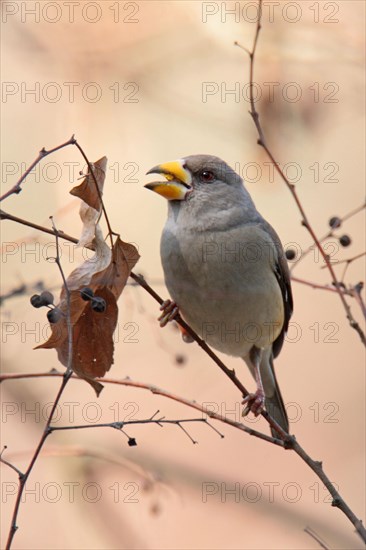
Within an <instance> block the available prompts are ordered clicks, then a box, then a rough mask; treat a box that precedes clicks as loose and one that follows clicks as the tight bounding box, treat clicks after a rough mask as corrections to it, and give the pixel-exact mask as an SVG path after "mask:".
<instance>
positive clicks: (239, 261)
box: [161, 223, 283, 356]
mask: <svg viewBox="0 0 366 550" xmlns="http://www.w3.org/2000/svg"><path fill="white" fill-rule="evenodd" d="M272 254H273V247H272V243H271V242H270V241H269V240H268V238H267V236H266V234H264V233H263V235H262V234H261V232H260V231H259V232H258V228H257V227H256V228H254V227H252V226H249V225H246V226H242V227H240V226H239V227H236V228H234V229H232V230H228V231H217V232H215V231H208V232H205V231H199V232H195V231H194V230H191V229H188V228H183V227H179V226H177V224H172V223H167V225H166V227H165V229H164V231H163V235H162V240H161V257H162V264H163V269H164V274H165V281H166V285H167V288H168V290H169V292H170V294H171V296H172V298H173V300H174V301H175V302H176V303H177V304H178V306H179V307H180V311H181V313H182V315H183V317H184V318H185V319H186V321H187V322H188V323H189V324H190V325H191V326H192V328H193V329H194V330H196V332H198V333H199V334H200V336H201V337H202V338H203V339H205V340H206V341H207V342H208V343H209V344H211V345H212V346H213V347H215V348H216V349H219V350H220V351H223V352H224V353H228V354H231V355H237V356H243V355H245V354H246V353H247V352H248V351H249V349H250V347H251V346H252V345H253V344H255V345H257V346H259V347H267V346H268V345H270V344H271V343H272V342H273V341H274V340H275V339H276V338H277V336H278V334H279V333H280V332H281V329H282V325H283V300H282V295H281V291H280V288H279V285H278V283H277V280H276V277H275V275H274V272H273V266H274V261H275V259H274V258H272V257H271V255H272Z"/></svg>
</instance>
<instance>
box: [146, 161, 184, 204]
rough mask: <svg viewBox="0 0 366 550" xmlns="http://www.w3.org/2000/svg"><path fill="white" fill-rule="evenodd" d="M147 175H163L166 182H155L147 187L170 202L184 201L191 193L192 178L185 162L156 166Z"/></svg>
mask: <svg viewBox="0 0 366 550" xmlns="http://www.w3.org/2000/svg"><path fill="white" fill-rule="evenodd" d="M147 174H162V175H163V176H164V177H165V179H166V181H154V182H152V183H148V184H147V185H145V187H146V188H147V189H151V191H155V193H158V194H159V195H161V196H162V197H165V198H166V199H167V200H170V201H182V200H184V199H185V198H186V196H187V194H188V193H189V191H191V183H192V176H191V173H190V172H189V171H188V170H187V169H186V168H185V167H184V161H183V160H174V161H172V162H165V163H164V164H159V165H158V166H154V168H151V170H149V171H148V172H147Z"/></svg>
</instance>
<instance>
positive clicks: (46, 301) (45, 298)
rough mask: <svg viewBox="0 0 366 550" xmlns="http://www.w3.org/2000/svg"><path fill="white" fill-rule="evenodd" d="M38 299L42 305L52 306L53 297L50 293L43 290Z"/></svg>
mask: <svg viewBox="0 0 366 550" xmlns="http://www.w3.org/2000/svg"><path fill="white" fill-rule="evenodd" d="M40 299H41V300H42V302H43V305H45V306H49V305H51V304H53V300H54V297H53V294H52V292H48V290H44V291H43V292H41V295H40Z"/></svg>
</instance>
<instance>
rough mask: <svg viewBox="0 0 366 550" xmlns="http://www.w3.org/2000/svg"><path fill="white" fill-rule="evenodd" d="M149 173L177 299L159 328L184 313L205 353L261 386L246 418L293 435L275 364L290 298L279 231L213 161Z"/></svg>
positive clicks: (195, 160) (187, 161) (168, 279)
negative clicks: (162, 206)
mask: <svg viewBox="0 0 366 550" xmlns="http://www.w3.org/2000/svg"><path fill="white" fill-rule="evenodd" d="M147 174H158V175H159V176H161V180H162V181H153V182H150V183H147V184H146V185H145V187H146V188H147V189H149V190H151V191H154V192H155V193H157V194H159V195H161V196H162V197H164V198H165V199H167V200H168V217H167V220H166V223H165V226H164V229H163V232H162V236H161V242H160V254H161V261H162V266H163V271H164V278H165V284H166V287H167V289H168V291H169V294H170V296H171V298H172V300H168V301H166V302H164V304H163V306H162V308H161V309H162V310H163V313H162V314H161V316H160V318H159V319H160V324H161V326H165V325H166V324H167V322H169V321H171V320H173V319H174V317H175V316H176V315H177V313H178V312H179V313H180V314H181V316H182V317H183V319H184V320H185V321H186V322H187V323H188V324H189V325H190V327H191V328H192V329H193V330H194V331H195V332H196V333H197V334H198V335H199V336H200V337H201V338H202V339H203V340H204V341H205V342H206V343H207V344H208V345H210V346H212V347H213V348H214V349H216V350H218V351H219V352H222V353H224V354H227V355H230V356H234V357H240V358H242V359H243V360H244V361H245V363H246V364H247V366H248V367H249V370H250V372H251V373H252V375H253V377H254V379H255V381H256V386H257V388H256V391H255V392H253V393H250V394H249V395H248V396H247V397H246V398H245V399H244V400H243V404H245V405H246V407H245V409H244V410H243V415H246V414H248V413H249V412H252V413H253V414H254V415H255V416H258V415H259V414H261V413H262V412H263V410H264V409H266V410H267V412H268V413H269V414H270V416H271V417H272V418H273V419H274V420H275V421H276V422H277V423H278V424H279V426H280V427H281V428H282V429H283V430H284V431H285V432H286V433H288V432H289V421H288V416H287V413H286V408H285V405H284V401H283V399H282V396H281V392H280V389H279V385H278V382H277V378H276V374H275V371H274V366H273V359H274V358H276V357H277V356H278V355H279V353H280V351H281V349H282V346H283V342H284V338H285V334H286V331H287V329H288V326H289V320H290V318H291V315H292V312H293V298H292V291H291V281H290V273H289V269H288V265H287V260H286V256H285V253H284V249H283V247H282V244H281V241H280V239H279V237H278V235H277V233H276V232H275V230H274V229H273V228H272V226H271V225H270V224H269V223H268V222H267V221H266V220H265V219H264V218H263V217H262V216H261V214H260V213H259V212H258V210H257V209H256V207H255V204H254V202H253V200H252V198H251V196H250V194H249V192H248V191H247V189H246V187H245V184H244V182H243V180H242V178H241V177H240V176H239V175H238V174H237V173H236V172H235V171H234V170H233V169H232V168H231V167H230V166H229V165H228V164H227V163H226V162H224V161H223V160H221V159H220V158H218V157H216V156H212V155H203V154H199V155H190V156H186V157H184V158H180V159H178V160H175V161H171V162H165V163H163V164H159V165H157V166H154V167H153V168H151V169H150V170H149V171H148V172H147ZM183 336H184V335H183ZM184 338H185V339H186V340H187V341H188V340H189V338H188V336H187V335H185V336H184ZM271 431H272V435H273V436H274V437H278V434H277V432H276V430H275V429H274V428H273V427H271Z"/></svg>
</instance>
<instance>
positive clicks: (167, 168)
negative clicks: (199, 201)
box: [145, 155, 242, 201]
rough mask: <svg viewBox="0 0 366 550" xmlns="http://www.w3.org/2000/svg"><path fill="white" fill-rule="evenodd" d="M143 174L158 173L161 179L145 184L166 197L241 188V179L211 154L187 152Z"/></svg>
mask: <svg viewBox="0 0 366 550" xmlns="http://www.w3.org/2000/svg"><path fill="white" fill-rule="evenodd" d="M147 174H161V175H162V176H164V178H165V181H154V182H151V183H148V184H147V185H145V187H146V188H147V189H150V190H151V191H155V193H158V194H159V195H161V196H163V197H165V198H166V199H168V200H170V201H184V200H187V199H194V197H195V196H197V195H200V197H201V198H202V196H205V195H206V194H207V197H209V196H210V195H211V196H212V194H215V193H219V194H222V193H223V194H227V192H228V190H229V189H232V188H241V187H242V180H241V178H240V176H238V174H236V172H234V170H233V169H232V168H230V166H228V165H227V164H226V162H224V161H223V160H221V159H219V158H218V157H214V156H211V155H191V156H189V157H185V158H182V159H179V160H175V161H171V162H166V163H164V164H159V165H158V166H154V168H151V170H149V171H148V172H147Z"/></svg>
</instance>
